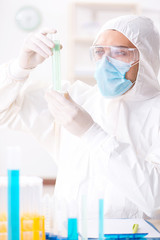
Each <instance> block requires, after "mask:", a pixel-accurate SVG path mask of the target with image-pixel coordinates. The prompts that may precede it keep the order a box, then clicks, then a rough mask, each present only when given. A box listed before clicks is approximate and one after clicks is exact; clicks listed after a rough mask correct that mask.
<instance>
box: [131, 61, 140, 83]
mask: <svg viewBox="0 0 160 240" xmlns="http://www.w3.org/2000/svg"><path fill="white" fill-rule="evenodd" d="M138 63H139V59H138V60H137V61H136V62H134V63H133V65H132V64H131V67H133V66H134V65H136V64H138ZM132 83H133V85H134V84H135V83H136V80H135V81H134V82H132Z"/></svg>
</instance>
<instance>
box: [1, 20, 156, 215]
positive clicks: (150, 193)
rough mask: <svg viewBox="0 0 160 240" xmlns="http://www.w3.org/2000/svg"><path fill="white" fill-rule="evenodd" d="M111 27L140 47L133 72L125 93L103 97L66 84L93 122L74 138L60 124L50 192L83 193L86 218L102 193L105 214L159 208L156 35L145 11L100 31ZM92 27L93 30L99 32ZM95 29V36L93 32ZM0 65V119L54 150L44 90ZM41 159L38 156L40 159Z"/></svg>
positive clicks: (68, 198)
mask: <svg viewBox="0 0 160 240" xmlns="http://www.w3.org/2000/svg"><path fill="white" fill-rule="evenodd" d="M107 29H115V30H117V31H119V32H121V33H122V34H124V35H125V36H126V37H127V38H128V39H129V40H130V41H131V42H132V43H133V44H134V45H135V46H136V48H137V49H138V50H139V54H140V58H139V71H138V76H137V80H136V83H135V85H134V87H133V88H132V89H131V90H130V91H128V92H127V93H126V94H124V95H122V96H120V97H117V98H114V99H106V98H104V97H103V96H102V95H101V94H100V91H99V89H98V88H97V85H95V86H94V87H91V86H88V85H87V84H84V83H82V82H80V81H77V82H75V83H74V84H73V85H72V86H70V87H69V89H68V92H69V94H70V95H71V97H72V99H73V100H74V101H75V102H76V103H78V104H79V105H81V106H82V107H83V108H84V109H85V110H86V111H87V112H88V113H89V114H90V115H91V116H92V118H93V120H94V121H95V124H94V125H93V126H92V127H91V128H90V129H89V130H88V131H87V132H86V133H85V134H84V135H83V136H82V137H81V138H79V137H76V136H73V135H72V134H70V133H69V132H67V131H66V130H65V129H63V128H62V132H61V145H60V158H59V160H58V161H57V165H58V174H57V182H56V187H55V193H54V194H55V199H63V200H64V201H65V202H66V204H70V203H71V202H72V201H77V202H78V204H80V202H81V196H82V195H83V194H87V196H88V217H95V216H97V214H98V212H97V211H98V206H97V199H98V198H99V197H100V196H103V198H104V214H105V217H107V218H139V217H140V218H141V217H145V216H146V215H147V216H149V217H157V216H158V214H159V210H160V133H159V127H160V86H159V83H158V79H157V75H158V71H159V65H160V60H159V34H158V33H157V31H156V30H155V28H154V25H153V23H152V21H151V20H150V19H148V18H145V17H139V16H124V17H119V18H117V19H114V20H111V21H109V22H107V23H106V24H105V25H104V26H103V27H102V29H101V30H100V32H99V34H100V33H102V32H103V31H104V30H107ZM99 34H98V36H99ZM98 36H97V38H98ZM11 65H12V63H10V64H9V65H3V66H1V68H0V124H1V125H8V126H9V127H10V128H12V129H16V130H24V131H30V132H31V133H32V134H33V135H34V136H35V137H36V138H37V139H38V140H39V142H40V143H41V145H42V146H43V147H45V149H47V151H48V152H49V153H50V154H52V156H54V153H53V150H54V119H53V117H52V115H51V114H50V113H49V111H48V108H47V103H46V102H45V100H44V90H43V89H36V88H35V86H34V87H32V84H33V82H34V81H32V82H31V81H30V80H28V79H26V78H25V77H22V75H23V73H22V72H19V74H18V73H17V74H15V75H14V74H13V73H12V71H11ZM44 161H45V159H44Z"/></svg>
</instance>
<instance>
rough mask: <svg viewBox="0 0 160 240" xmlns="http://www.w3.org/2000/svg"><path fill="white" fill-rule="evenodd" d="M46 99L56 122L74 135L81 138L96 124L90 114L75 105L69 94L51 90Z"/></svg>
mask: <svg viewBox="0 0 160 240" xmlns="http://www.w3.org/2000/svg"><path fill="white" fill-rule="evenodd" d="M45 99H46V101H47V102H48V108H49V110H50V112H51V114H52V115H53V117H54V118H55V120H56V121H57V122H59V123H60V124H61V125H63V127H64V128H66V129H67V130H68V131H69V132H71V133H72V134H74V135H76V136H81V135H83V134H84V133H85V132H86V131H87V130H88V129H89V128H90V127H91V126H92V125H93V124H94V121H93V119H92V117H91V116H90V115H89V114H88V112H86V111H85V110H84V109H83V108H82V107H81V106H80V105H78V104H77V103H75V102H74V101H73V100H72V99H71V97H70V96H69V94H68V93H66V94H60V93H58V92H56V91H54V90H51V91H49V92H47V93H46V96H45Z"/></svg>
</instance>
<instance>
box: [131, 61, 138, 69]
mask: <svg viewBox="0 0 160 240" xmlns="http://www.w3.org/2000/svg"><path fill="white" fill-rule="evenodd" d="M138 63H139V59H138V60H137V61H136V62H134V63H133V65H132V63H131V67H133V66H134V65H136V64H138Z"/></svg>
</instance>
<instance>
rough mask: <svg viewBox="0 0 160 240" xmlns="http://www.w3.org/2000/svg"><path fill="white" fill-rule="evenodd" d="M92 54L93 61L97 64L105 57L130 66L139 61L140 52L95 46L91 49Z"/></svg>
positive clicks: (118, 47) (130, 49) (131, 49)
mask: <svg viewBox="0 0 160 240" xmlns="http://www.w3.org/2000/svg"><path fill="white" fill-rule="evenodd" d="M90 54H91V59H92V60H93V61H96V62H97V61H98V60H100V59H101V58H103V57H104V56H106V57H107V56H108V57H111V58H114V59H117V60H119V61H122V62H125V63H130V64H132V63H136V62H137V61H138V60H139V52H138V50H137V48H127V47H120V46H117V47H114V46H100V45H95V46H92V47H90Z"/></svg>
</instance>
